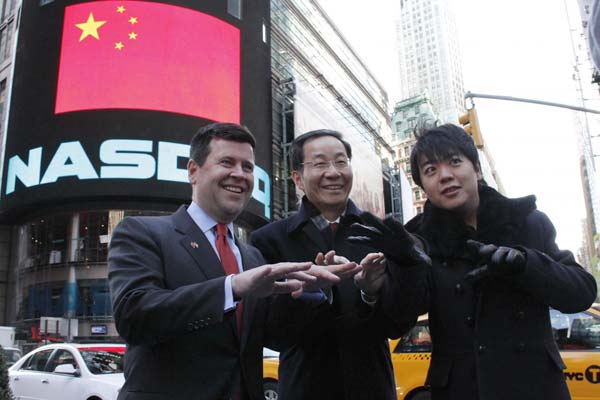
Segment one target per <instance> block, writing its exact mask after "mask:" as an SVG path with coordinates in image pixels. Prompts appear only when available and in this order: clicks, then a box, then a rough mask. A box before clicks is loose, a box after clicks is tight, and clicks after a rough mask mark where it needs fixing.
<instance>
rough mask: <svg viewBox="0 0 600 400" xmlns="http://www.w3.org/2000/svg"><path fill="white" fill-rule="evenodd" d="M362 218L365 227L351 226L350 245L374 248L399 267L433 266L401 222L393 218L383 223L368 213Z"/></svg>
mask: <svg viewBox="0 0 600 400" xmlns="http://www.w3.org/2000/svg"><path fill="white" fill-rule="evenodd" d="M360 217H361V219H362V220H363V222H364V225H363V224H359V223H354V224H352V225H351V226H350V236H349V237H348V241H349V242H350V243H357V244H365V245H367V246H370V247H373V248H374V249H375V250H377V251H380V252H382V253H383V254H384V255H385V257H386V258H387V259H388V260H391V261H393V262H394V263H396V264H398V265H399V266H412V265H415V264H427V265H431V259H430V258H429V256H428V255H427V254H425V252H424V251H423V250H422V249H421V247H420V246H418V245H417V240H416V239H415V238H414V236H413V235H411V234H410V233H408V231H407V230H406V229H404V226H403V225H402V224H401V223H400V222H398V221H396V220H395V219H393V218H391V217H388V218H386V219H385V221H382V220H380V219H379V218H377V217H376V216H374V215H373V214H371V213H368V212H364V213H362V214H361V215H360Z"/></svg>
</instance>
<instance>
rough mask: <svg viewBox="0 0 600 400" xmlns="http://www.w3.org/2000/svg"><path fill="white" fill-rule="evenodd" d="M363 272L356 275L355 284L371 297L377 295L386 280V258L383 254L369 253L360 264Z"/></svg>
mask: <svg viewBox="0 0 600 400" xmlns="http://www.w3.org/2000/svg"><path fill="white" fill-rule="evenodd" d="M360 265H361V266H362V268H363V270H362V271H361V272H359V273H357V274H356V275H354V284H355V285H356V286H357V287H358V288H359V289H360V290H362V291H363V292H364V293H365V294H366V295H367V296H369V297H377V293H378V292H379V290H380V289H381V287H382V286H383V282H384V280H385V268H386V267H385V257H384V255H383V253H369V254H367V255H366V256H365V258H363V259H362V261H361V262H360Z"/></svg>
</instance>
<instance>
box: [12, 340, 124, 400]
mask: <svg viewBox="0 0 600 400" xmlns="http://www.w3.org/2000/svg"><path fill="white" fill-rule="evenodd" d="M124 354H125V345H124V344H73V343H60V344H58V343H57V344H49V345H45V346H41V347H38V348H37V349H35V350H33V351H31V352H30V353H28V354H26V355H25V356H23V358H21V359H20V360H19V361H17V362H16V363H15V364H14V365H13V366H12V367H10V368H9V369H8V376H9V381H10V388H11V389H12V392H13V394H14V396H15V398H16V399H17V400H20V399H23V400H24V399H27V400H34V399H35V400H65V399H69V400H116V398H117V395H118V393H119V390H120V389H121V386H123V383H124V382H125V378H124V377H123V356H124Z"/></svg>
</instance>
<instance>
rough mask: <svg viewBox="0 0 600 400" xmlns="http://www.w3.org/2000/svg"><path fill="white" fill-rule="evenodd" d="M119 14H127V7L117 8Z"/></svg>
mask: <svg viewBox="0 0 600 400" xmlns="http://www.w3.org/2000/svg"><path fill="white" fill-rule="evenodd" d="M117 12H118V13H119V14H123V13H124V12H125V7H123V6H119V7H117Z"/></svg>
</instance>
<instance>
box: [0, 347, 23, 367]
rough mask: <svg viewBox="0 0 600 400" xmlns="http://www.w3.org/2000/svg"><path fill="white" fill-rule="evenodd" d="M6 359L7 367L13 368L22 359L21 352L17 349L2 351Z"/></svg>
mask: <svg viewBox="0 0 600 400" xmlns="http://www.w3.org/2000/svg"><path fill="white" fill-rule="evenodd" d="M2 351H3V352H4V357H5V359H6V365H7V366H11V365H13V364H14V363H16V362H17V361H19V358H21V352H20V351H19V350H15V349H2Z"/></svg>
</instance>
